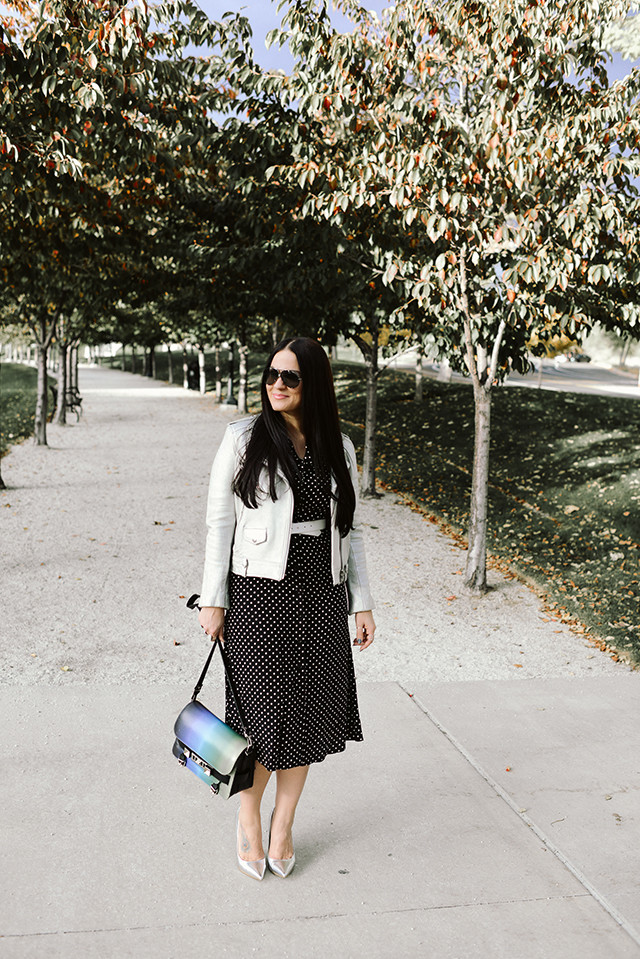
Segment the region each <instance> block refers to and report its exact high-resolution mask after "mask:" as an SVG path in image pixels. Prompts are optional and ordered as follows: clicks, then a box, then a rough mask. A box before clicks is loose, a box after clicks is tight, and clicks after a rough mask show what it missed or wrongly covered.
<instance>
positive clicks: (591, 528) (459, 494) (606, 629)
mask: <svg viewBox="0 0 640 959" xmlns="http://www.w3.org/2000/svg"><path fill="white" fill-rule="evenodd" d="M364 377H365V373H364V370H361V369H359V368H358V367H349V368H346V367H342V368H338V369H337V370H336V388H337V392H338V397H339V403H340V409H341V415H342V417H343V419H344V422H345V426H346V427H347V428H348V430H349V432H350V433H351V435H352V438H353V439H354V442H356V445H359V447H360V448H359V454H360V456H361V454H362V445H361V444H362V437H363V434H364V411H365V404H364V385H365V380H364ZM424 385H425V389H424V399H423V401H422V403H421V404H419V405H417V404H416V403H415V402H414V401H413V376H408V375H406V374H402V373H395V372H387V373H385V374H384V375H383V376H382V377H381V380H380V394H379V407H378V410H379V413H378V420H379V435H378V454H379V455H378V469H377V476H378V478H379V479H380V480H381V481H382V482H384V483H385V484H386V485H387V486H388V487H389V488H391V489H393V490H396V491H398V492H401V493H405V494H407V495H409V496H410V497H411V498H412V499H413V500H415V502H416V503H417V504H418V505H419V506H420V507H421V508H422V509H423V510H424V511H425V513H427V514H435V515H436V516H437V517H440V518H444V519H445V520H446V521H447V522H449V523H450V524H451V526H453V527H454V529H456V530H460V531H462V532H463V533H465V532H466V528H467V523H468V517H469V492H470V488H471V476H470V470H471V466H472V460H473V415H474V411H473V396H472V392H471V389H470V387H467V386H464V385H442V384H439V383H435V382H433V381H430V380H425V384H424ZM639 436H640V405H639V404H638V403H637V401H635V400H632V399H619V398H614V397H605V396H590V395H585V394H574V393H553V392H549V391H543V390H533V389H527V388H513V387H503V388H501V389H499V390H497V391H496V393H495V394H494V401H493V410H492V437H493V439H492V448H491V466H490V499H489V503H490V505H489V535H488V549H489V551H490V553H491V554H493V556H494V557H496V558H497V559H498V560H499V561H501V562H503V563H507V564H508V565H509V566H510V567H512V568H513V569H515V570H517V571H518V572H520V573H521V574H524V575H525V576H527V577H528V578H530V579H532V580H534V581H535V582H536V583H537V584H539V585H540V586H541V587H542V588H543V589H544V591H545V592H546V594H547V596H548V598H549V599H550V600H551V601H552V604H554V605H555V606H556V608H557V612H558V613H559V614H560V615H561V616H563V615H564V616H566V615H567V614H568V615H569V616H574V617H576V618H578V619H579V620H581V622H583V623H584V624H585V625H586V626H588V627H590V628H591V629H592V630H593V632H595V633H596V634H597V635H598V637H600V639H601V640H604V641H605V642H607V643H608V644H610V645H611V646H615V647H616V648H617V649H618V650H619V651H620V652H622V653H624V654H625V655H629V656H630V657H631V658H633V659H634V660H636V661H637V662H640V615H639V613H640V608H639V602H638V600H639V598H640V585H639V580H640V513H639V510H638V503H639V500H640V443H639V441H638V437H639Z"/></svg>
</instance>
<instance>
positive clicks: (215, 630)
mask: <svg viewBox="0 0 640 959" xmlns="http://www.w3.org/2000/svg"><path fill="white" fill-rule="evenodd" d="M224 614H225V609H224V607H223V606H203V607H202V609H201V610H200V614H199V616H198V620H199V621H200V625H201V626H202V628H203V629H204V631H205V633H206V634H207V636H211V642H213V641H214V639H220V640H224V635H223V634H224Z"/></svg>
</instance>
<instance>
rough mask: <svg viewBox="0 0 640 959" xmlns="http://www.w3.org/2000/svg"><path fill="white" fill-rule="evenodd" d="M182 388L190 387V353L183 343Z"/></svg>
mask: <svg viewBox="0 0 640 959" xmlns="http://www.w3.org/2000/svg"><path fill="white" fill-rule="evenodd" d="M182 389H183V390H188V389H189V355H188V353H187V347H186V346H185V345H184V344H183V345H182Z"/></svg>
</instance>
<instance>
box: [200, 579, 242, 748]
mask: <svg viewBox="0 0 640 959" xmlns="http://www.w3.org/2000/svg"><path fill="white" fill-rule="evenodd" d="M199 599H200V596H199V595H198V593H194V594H193V596H190V597H189V599H188V600H187V606H188V607H189V609H200V606H198V600H199ZM216 647H218V648H219V649H220V655H221V656H222V665H223V666H224V672H225V676H226V678H227V682H228V683H229V689H230V690H231V696H232V697H233V702H234V703H235V707H236V709H237V711H238V717H239V719H240V724H241V726H242V732H243V733H244V738H245V739H246V740H247V743H248V744H249V746H252V745H253V743H252V740H251V735H250V733H249V731H248V730H247V720H246V719H245V716H244V712H243V709H242V706H241V705H240V700H239V698H238V693H237V690H236V687H235V684H234V682H233V677H232V676H231V666H230V664H229V657H228V656H227V654H226V653H225V651H224V647H223V645H222V641H221V640H220V639H216V640H215V641H214V643H213V646H212V647H211V649H210V651H209V655H208V656H207V661H206V663H205V664H204V669H203V670H202V672H201V673H200V678H199V679H198V682H197V683H196V685H195V688H194V690H193V695H192V697H191V700H192V701H193V700H195V699H197V698H198V694H199V692H200V690H201V689H202V684H203V683H204V680H205V676H206V675H207V670H208V669H209V666H210V665H211V660H212V658H213V654H214V653H215V651H216Z"/></svg>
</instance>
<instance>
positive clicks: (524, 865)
mask: <svg viewBox="0 0 640 959" xmlns="http://www.w3.org/2000/svg"><path fill="white" fill-rule="evenodd" d="M410 692H413V695H412V696H411V695H409V693H410ZM186 699H188V692H187V691H186V690H185V689H184V688H183V687H182V686H180V687H176V686H151V687H147V688H144V687H140V686H129V687H126V686H119V687H96V686H84V687H83V686H69V687H67V688H53V687H49V688H46V689H43V688H40V689H37V690H36V689H27V688H24V687H14V688H11V689H9V688H5V689H4V690H2V691H1V692H0V708H1V710H2V716H3V720H4V727H5V729H7V730H10V733H9V736H8V747H7V748H5V749H4V750H3V756H2V779H1V782H2V787H1V788H2V808H3V817H2V833H3V841H2V867H1V869H0V877H1V878H0V897H1V899H0V901H2V904H3V907H2V919H1V921H0V928H1V933H2V935H1V937H0V955H2V956H3V957H4V956H7V957H11V959H14V957H15V959H32V957H33V959H41V957H47V959H49V957H50V959H58V957H60V959H75V957H78V959H106V957H109V959H111V957H118V959H123V957H135V959H147V957H149V959H152V957H153V959H164V957H167V959H173V957H180V959H191V957H196V956H203V955H204V956H208V955H215V956H229V957H242V956H246V955H251V954H253V953H259V954H261V955H263V956H265V957H268V959H271V957H273V959H287V957H291V959H293V957H296V959H297V957H310V959H315V957H325V956H327V955H341V956H345V957H354V959H360V957H363V959H364V957H384V959H387V957H389V959H395V957H400V956H414V955H417V956H428V957H437V959H454V957H456V959H469V957H478V959H487V957H491V959H503V957H504V959H534V957H536V959H576V957H580V959H622V957H633V956H638V955H640V936H639V934H638V931H637V930H638V929H639V928H640V863H639V862H638V822H639V818H640V817H639V815H638V813H639V808H638V806H639V797H640V790H639V786H640V782H639V780H640V775H639V768H638V767H639V764H638V757H639V756H640V732H639V730H640V700H639V698H638V677H637V676H636V675H634V674H628V673H627V674H621V675H620V676H618V677H615V678H612V677H597V678H589V679H583V680H578V679H570V680H567V679H562V680H555V681H550V680H545V681H535V680H533V681H525V682H522V681H514V682H478V683H473V682H471V683H446V684H436V685H427V684H421V685H420V686H419V687H417V688H416V689H414V690H413V691H405V690H403V689H402V688H401V687H400V686H399V685H397V684H395V683H379V684H376V683H366V684H361V686H360V699H361V706H362V711H363V720H364V726H365V729H366V732H367V738H366V741H365V742H364V743H362V744H350V745H349V746H348V748H347V751H346V752H345V753H344V754H341V755H338V756H334V757H330V758H329V759H327V761H326V762H325V763H324V764H323V765H322V766H321V767H314V769H313V770H312V773H311V776H310V781H309V784H308V787H307V792H306V793H305V802H304V803H303V804H302V805H301V808H300V813H299V816H298V819H297V822H296V830H295V839H296V852H297V857H298V864H297V866H296V869H295V871H294V873H293V874H292V876H291V877H290V878H289V879H287V880H286V884H285V883H283V882H282V881H281V880H278V879H276V878H275V877H274V876H272V875H270V874H268V875H267V877H266V878H265V880H264V881H263V882H262V883H260V884H259V883H256V882H252V881H251V880H249V879H247V878H246V877H245V876H243V875H242V874H241V873H240V872H238V871H237V870H236V867H235V848H234V813H235V805H236V804H235V802H234V801H231V802H225V801H223V800H220V799H217V798H214V797H212V796H210V795H209V793H208V791H207V790H206V788H205V787H204V785H203V784H202V783H200V782H199V781H198V780H197V779H196V777H194V776H192V775H191V774H190V773H188V772H187V771H186V770H184V769H182V768H181V767H180V766H179V765H178V763H177V762H176V761H175V760H174V759H173V757H172V756H171V754H170V746H171V739H172V736H171V732H172V724H173V721H174V718H175V715H176V714H177V712H178V711H179V709H180V708H181V707H182V705H184V702H185V701H186ZM202 699H203V701H204V702H206V703H207V704H208V705H209V706H211V707H212V708H220V706H221V688H220V686H219V684H214V685H212V687H211V689H210V690H207V689H206V688H205V690H204V691H203V694H202ZM619 729H621V730H623V732H622V735H620V736H619V735H618V734H617V732H616V731H617V730H619ZM507 767H508V768H507ZM271 796H272V793H271V792H270V793H269V794H268V795H267V797H266V798H265V809H266V810H268V809H269V808H270V799H271Z"/></svg>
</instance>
